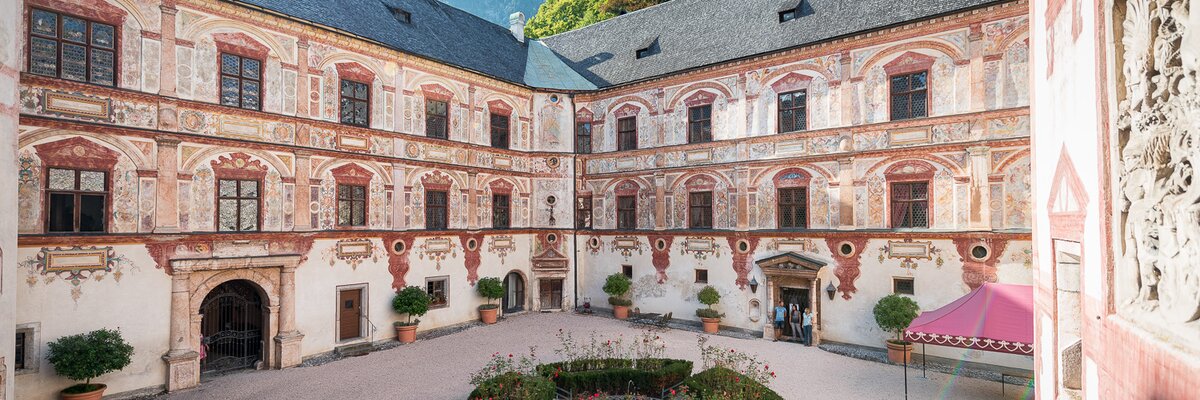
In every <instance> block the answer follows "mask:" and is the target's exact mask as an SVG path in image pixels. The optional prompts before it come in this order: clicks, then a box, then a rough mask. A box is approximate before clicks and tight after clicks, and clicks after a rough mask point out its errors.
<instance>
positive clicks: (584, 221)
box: [575, 196, 592, 229]
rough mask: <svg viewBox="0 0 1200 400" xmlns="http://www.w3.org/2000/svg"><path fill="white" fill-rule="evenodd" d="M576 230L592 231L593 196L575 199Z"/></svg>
mask: <svg viewBox="0 0 1200 400" xmlns="http://www.w3.org/2000/svg"><path fill="white" fill-rule="evenodd" d="M575 228H577V229H592V196H579V198H577V199H575Z"/></svg>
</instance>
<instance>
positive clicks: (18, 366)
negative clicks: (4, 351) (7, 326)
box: [13, 331, 25, 371]
mask: <svg viewBox="0 0 1200 400" xmlns="http://www.w3.org/2000/svg"><path fill="white" fill-rule="evenodd" d="M15 354H16V357H15V358H14V360H13V370H15V371H20V370H23V369H25V332H21V331H17V352H16V353H15Z"/></svg>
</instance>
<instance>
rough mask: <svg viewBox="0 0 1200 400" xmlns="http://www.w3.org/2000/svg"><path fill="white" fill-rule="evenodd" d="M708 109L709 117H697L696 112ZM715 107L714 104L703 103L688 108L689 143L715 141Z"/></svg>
mask: <svg viewBox="0 0 1200 400" xmlns="http://www.w3.org/2000/svg"><path fill="white" fill-rule="evenodd" d="M704 110H707V114H708V116H707V118H703V119H695V118H693V117H695V113H696V112H698V111H700V112H704ZM712 113H713V107H712V104H701V105H697V106H693V107H688V109H687V140H688V143H689V144H691V143H710V142H712V141H713V132H712V131H713V124H712V121H713V115H712ZM705 130H707V132H705Z"/></svg>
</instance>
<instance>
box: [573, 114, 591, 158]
mask: <svg viewBox="0 0 1200 400" xmlns="http://www.w3.org/2000/svg"><path fill="white" fill-rule="evenodd" d="M575 152H576V153H579V154H588V153H591V152H592V123H591V122H589V121H579V122H576V123H575Z"/></svg>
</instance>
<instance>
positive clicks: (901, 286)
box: [892, 278, 916, 295]
mask: <svg viewBox="0 0 1200 400" xmlns="http://www.w3.org/2000/svg"><path fill="white" fill-rule="evenodd" d="M914 283H915V282H914V281H913V278H892V293H895V294H907V295H913V294H916V285H914Z"/></svg>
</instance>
